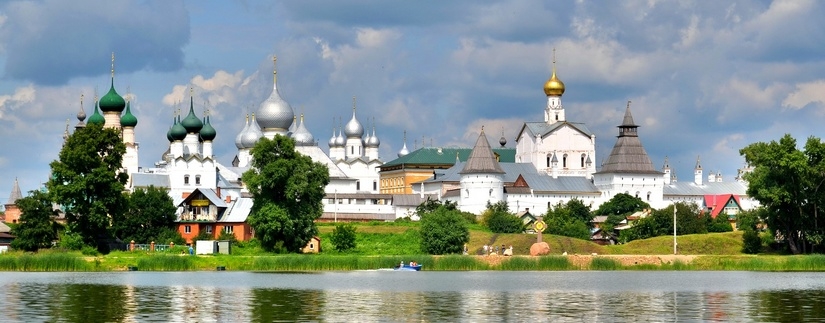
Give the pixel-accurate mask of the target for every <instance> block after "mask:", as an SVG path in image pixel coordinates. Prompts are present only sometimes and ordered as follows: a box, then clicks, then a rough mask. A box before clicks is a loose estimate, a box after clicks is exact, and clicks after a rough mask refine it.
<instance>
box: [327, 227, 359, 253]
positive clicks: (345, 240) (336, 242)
mask: <svg viewBox="0 0 825 323" xmlns="http://www.w3.org/2000/svg"><path fill="white" fill-rule="evenodd" d="M331 240H332V245H333V246H334V247H335V250H338V251H339V252H341V251H347V250H352V249H355V226H354V225H352V224H343V223H342V224H338V225H336V226H335V229H333V230H332V237H331Z"/></svg>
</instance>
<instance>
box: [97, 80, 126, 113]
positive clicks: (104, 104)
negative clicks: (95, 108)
mask: <svg viewBox="0 0 825 323" xmlns="http://www.w3.org/2000/svg"><path fill="white" fill-rule="evenodd" d="M125 106H126V101H125V100H123V97H122V96H120V94H117V91H115V79H114V78H112V86H111V87H110V88H109V93H106V95H104V96H103V97H102V98H100V110H102V111H103V112H123V108H124V107H125Z"/></svg>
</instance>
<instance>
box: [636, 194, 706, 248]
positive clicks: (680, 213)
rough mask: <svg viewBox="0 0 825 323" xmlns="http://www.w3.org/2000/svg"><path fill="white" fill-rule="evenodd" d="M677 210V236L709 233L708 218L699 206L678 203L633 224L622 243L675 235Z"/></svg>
mask: <svg viewBox="0 0 825 323" xmlns="http://www.w3.org/2000/svg"><path fill="white" fill-rule="evenodd" d="M674 208H676V234H678V235H683V234H696V233H707V232H708V227H707V222H708V220H707V218H706V215H704V214H703V213H702V212H701V210H700V209H699V206H697V205H696V204H693V203H684V202H677V203H674V204H673V205H671V206H668V207H665V208H663V209H658V210H653V211H652V212H651V213H650V215H648V216H647V217H644V218H641V219H639V220H637V221H636V222H635V223H633V227H631V228H630V229H627V230H625V231H628V233H626V234H625V233H623V235H622V242H628V241H632V240H636V239H647V238H652V237H658V236H664V235H672V234H673V209H674Z"/></svg>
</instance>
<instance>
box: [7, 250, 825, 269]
mask: <svg viewBox="0 0 825 323" xmlns="http://www.w3.org/2000/svg"><path fill="white" fill-rule="evenodd" d="M401 261H404V262H409V261H415V262H418V263H419V264H423V265H424V267H423V269H422V270H425V271H476V270H492V271H495V270H502V271H531V270H532V271H547V270H558V271H564V270H585V271H586V270H743V271H825V256H822V255H804V256H776V255H759V256H750V255H729V256H718V255H598V254H596V255H593V254H591V255H553V256H540V257H531V256H496V255H491V256H473V255H471V256H461V255H447V256H432V255H398V256H356V255H266V256H237V255H214V256H212V255H210V256H203V255H201V256H190V255H170V254H145V253H135V254H129V253H119V254H117V255H106V256H98V257H88V256H83V255H80V254H79V253H78V254H76V253H39V254H25V253H7V254H3V255H0V271H47V272H49V271H51V272H61V271H126V270H139V271H214V270H230V271H349V270H374V269H381V268H392V267H394V266H396V265H397V264H398V263H399V262H401Z"/></svg>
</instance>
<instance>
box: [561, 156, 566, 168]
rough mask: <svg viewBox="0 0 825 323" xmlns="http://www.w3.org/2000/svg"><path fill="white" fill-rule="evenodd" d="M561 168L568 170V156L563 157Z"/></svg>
mask: <svg viewBox="0 0 825 323" xmlns="http://www.w3.org/2000/svg"><path fill="white" fill-rule="evenodd" d="M561 167H562V168H567V154H564V155H563V156H561Z"/></svg>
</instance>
